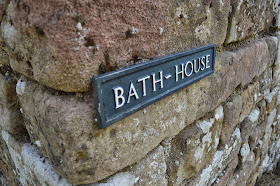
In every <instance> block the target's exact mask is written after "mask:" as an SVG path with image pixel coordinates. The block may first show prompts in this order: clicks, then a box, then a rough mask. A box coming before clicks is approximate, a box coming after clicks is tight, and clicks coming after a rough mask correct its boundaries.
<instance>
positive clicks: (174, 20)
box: [0, 0, 230, 92]
mask: <svg viewBox="0 0 280 186" xmlns="http://www.w3.org/2000/svg"><path fill="white" fill-rule="evenodd" d="M1 2H2V1H1ZM4 2H7V1H4ZM229 5H230V1H229V0H224V1H223V2H219V1H215V2H211V1H204V0H199V1H195V0H192V1H188V2H180V1H171V0H169V1H137V2H131V1H128V0H126V1H121V2H117V1H114V2H112V1H96V2H91V1H84V2H78V3H77V2H67V1H65V0H63V1H59V2H56V3H54V2H53V1H44V2H43V3H39V2H34V1H31V0H28V1H24V2H23V1H20V2H18V3H16V2H14V1H10V2H9V4H8V6H7V8H6V7H3V8H2V7H1V9H4V10H5V12H6V15H5V16H4V17H3V20H2V22H1V32H2V37H3V39H4V42H5V44H6V45H7V46H8V49H9V50H8V55H9V58H10V65H11V67H12V68H13V69H14V70H15V71H17V72H19V73H21V74H24V75H25V76H28V77H30V78H32V79H34V80H36V81H39V82H40V83H43V84H44V85H46V86H48V87H51V88H54V89H57V90H63V91H66V92H84V91H88V90H89V89H90V87H91V83H90V81H91V77H92V76H93V75H98V74H100V73H104V72H108V71H112V70H115V69H118V68H122V67H125V66H128V65H129V64H134V63H136V62H139V60H140V61H141V59H151V58H156V57H159V56H163V55H167V54H171V53H174V52H178V51H182V50H186V49H190V48H193V47H196V46H200V45H203V44H208V43H217V44H218V45H222V44H223V42H224V40H225V37H226V32H227V24H228V20H227V19H228V14H229V10H230V6H229ZM73 9H75V11H72V10H73ZM190 10H192V11H190ZM0 13H1V12H0ZM0 15H1V14H0ZM109 18H110V19H109ZM58 25H59V26H58Z"/></svg>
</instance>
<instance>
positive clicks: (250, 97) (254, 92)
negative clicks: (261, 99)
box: [239, 81, 260, 122]
mask: <svg viewBox="0 0 280 186" xmlns="http://www.w3.org/2000/svg"><path fill="white" fill-rule="evenodd" d="M259 86H260V84H259V82H258V81H256V82H254V83H252V84H251V85H249V86H248V87H247V88H246V89H245V90H244V91H243V92H242V93H241V94H240V95H241V97H242V111H241V113H240V116H239V121H240V122H242V121H243V120H244V118H246V117H247V116H248V115H249V114H250V112H251V111H252V110H253V108H254V107H255V105H256V101H257V100H258V94H259Z"/></svg>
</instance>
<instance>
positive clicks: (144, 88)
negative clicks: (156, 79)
mask: <svg viewBox="0 0 280 186" xmlns="http://www.w3.org/2000/svg"><path fill="white" fill-rule="evenodd" d="M149 78H150V76H146V77H143V78H141V79H138V82H141V81H142V87H143V97H144V96H146V93H147V92H146V80H147V79H149Z"/></svg>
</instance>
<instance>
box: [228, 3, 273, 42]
mask: <svg viewBox="0 0 280 186" xmlns="http://www.w3.org/2000/svg"><path fill="white" fill-rule="evenodd" d="M231 6H232V13H231V15H230V20H229V22H230V25H229V28H230V29H229V34H228V35H227V39H226V43H231V42H235V41H241V40H243V39H245V38H247V37H250V36H252V35H254V34H257V33H258V32H260V31H263V30H265V29H269V27H270V26H271V25H272V21H273V20H274V21H275V20H276V14H277V3H276V2H275V1H269V0H265V1H263V0H257V1H254V2H252V1H250V0H245V1H243V0H234V1H232V3H231Z"/></svg>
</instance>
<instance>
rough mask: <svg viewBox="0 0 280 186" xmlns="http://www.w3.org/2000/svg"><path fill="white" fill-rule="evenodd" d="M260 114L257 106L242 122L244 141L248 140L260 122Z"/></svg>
mask: <svg viewBox="0 0 280 186" xmlns="http://www.w3.org/2000/svg"><path fill="white" fill-rule="evenodd" d="M259 116H260V111H259V109H258V108H256V109H254V110H252V112H251V113H250V114H249V115H248V117H247V118H245V119H244V120H243V121H242V122H241V124H240V125H241V134H242V135H241V136H242V140H243V141H247V140H248V138H249V136H251V135H252V134H253V132H254V129H255V128H256V126H257V125H258V124H259V121H258V120H259Z"/></svg>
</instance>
